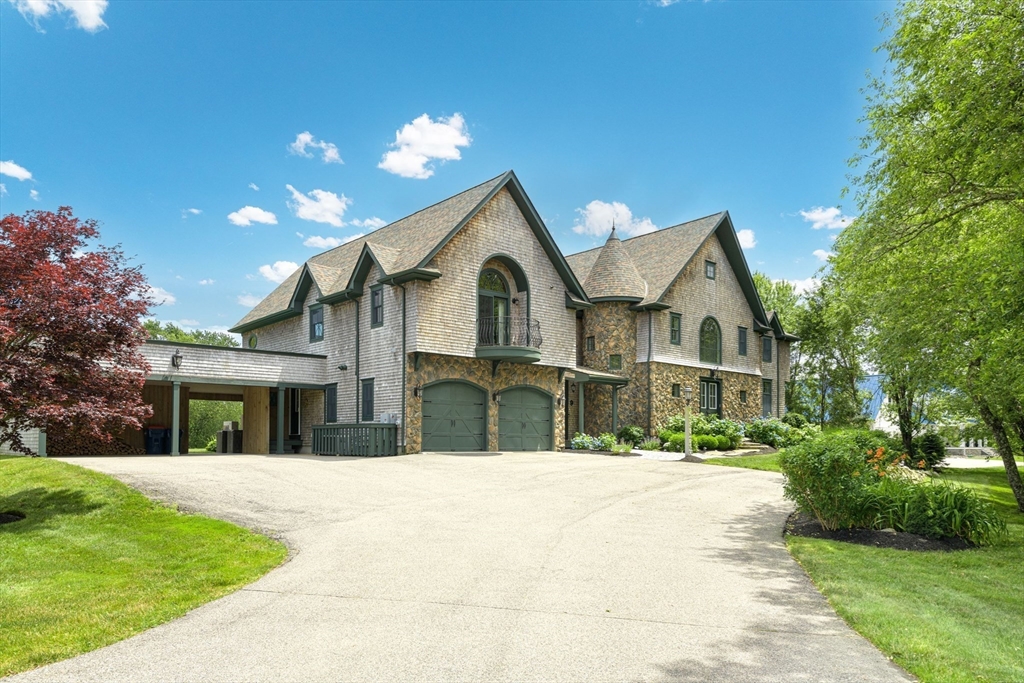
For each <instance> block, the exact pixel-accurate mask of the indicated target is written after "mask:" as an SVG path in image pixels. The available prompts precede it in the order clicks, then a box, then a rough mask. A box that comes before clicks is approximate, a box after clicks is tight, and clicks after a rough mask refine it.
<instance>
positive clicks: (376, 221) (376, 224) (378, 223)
mask: <svg viewBox="0 0 1024 683" xmlns="http://www.w3.org/2000/svg"><path fill="white" fill-rule="evenodd" d="M387 224H388V222H387V221H386V220H384V219H382V218H377V217H376V216H374V217H373V218H367V219H366V220H363V221H361V220H359V219H358V218H357V219H355V220H354V221H352V225H354V226H356V227H357V228H369V229H370V230H376V229H377V228H383V227H384V226H385V225H387ZM360 237H362V235H360Z"/></svg>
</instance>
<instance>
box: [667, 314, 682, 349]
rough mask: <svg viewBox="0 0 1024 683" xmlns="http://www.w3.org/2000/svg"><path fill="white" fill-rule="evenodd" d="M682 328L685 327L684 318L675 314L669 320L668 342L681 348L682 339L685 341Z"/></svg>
mask: <svg viewBox="0 0 1024 683" xmlns="http://www.w3.org/2000/svg"><path fill="white" fill-rule="evenodd" d="M682 326H683V317H682V316H681V315H680V314H678V313H673V314H672V316H671V318H670V319H669V327H668V329H669V333H668V340H669V341H670V342H671V343H673V344H675V345H676V346H679V345H680V344H681V343H682V339H683V330H682Z"/></svg>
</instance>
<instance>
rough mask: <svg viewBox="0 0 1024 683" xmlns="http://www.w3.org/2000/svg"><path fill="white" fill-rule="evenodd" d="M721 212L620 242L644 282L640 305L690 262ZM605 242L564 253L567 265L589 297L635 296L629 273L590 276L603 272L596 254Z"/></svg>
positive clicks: (657, 295) (653, 297) (662, 291)
mask: <svg viewBox="0 0 1024 683" xmlns="http://www.w3.org/2000/svg"><path fill="white" fill-rule="evenodd" d="M724 216H725V212H724V211H722V212H719V213H716V214H712V215H710V216H705V217H704V218H698V219H697V220H694V221H690V222H688V223H681V224H680V225H675V226H672V227H670V228H662V229H661V230H656V231H655V232H651V233H647V234H646V235H639V236H638V237H631V238H629V239H628V240H623V241H622V242H621V243H620V244H621V247H622V248H623V249H624V250H625V252H626V253H627V254H628V255H629V260H630V261H631V262H632V264H631V265H633V270H634V271H636V272H637V273H638V274H639V276H640V277H641V278H642V279H643V281H644V282H645V283H646V285H647V290H646V294H645V295H644V299H643V301H642V302H640V304H639V305H641V306H644V305H647V304H651V303H654V302H656V301H658V300H659V299H661V297H662V296H663V295H664V294H665V290H667V289H668V288H669V286H670V285H671V284H672V283H673V282H674V281H675V279H676V277H677V276H678V275H679V273H680V271H682V269H683V266H685V265H686V264H687V263H689V261H690V259H691V258H693V255H694V254H696V253H697V250H698V249H699V248H700V246H701V245H702V244H704V241H705V240H706V239H707V238H708V237H709V236H710V235H711V233H712V232H713V231H714V230H715V228H716V227H718V224H719V222H720V221H721V220H722V218H723V217H724ZM609 241H610V240H609ZM616 241H618V240H616ZM607 246H608V245H607V244H605V246H604V247H597V248H595V249H589V250H587V251H583V252H580V253H578V254H573V255H571V256H566V257H565V260H566V261H568V262H569V267H570V268H572V270H573V272H574V273H576V277H577V278H578V279H579V280H580V281H581V282H583V283H584V286H583V288H584V289H585V290H586V292H587V296H588V297H590V298H600V297H606V296H625V297H628V296H633V297H635V296H637V294H636V293H635V292H636V291H638V290H637V288H636V285H635V283H634V282H633V281H632V277H631V276H630V275H629V274H627V275H626V276H625V277H624V278H623V277H594V278H592V277H591V273H592V271H593V273H594V275H595V276H597V275H600V274H601V273H602V272H603V268H602V267H601V264H599V261H600V260H601V259H600V258H599V257H600V256H601V255H602V253H603V250H605V249H606V248H607ZM599 268H600V270H599ZM592 290H593V291H592ZM597 292H601V293H597Z"/></svg>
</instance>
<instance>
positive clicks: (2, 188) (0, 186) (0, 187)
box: [0, 183, 7, 197]
mask: <svg viewBox="0 0 1024 683" xmlns="http://www.w3.org/2000/svg"><path fill="white" fill-rule="evenodd" d="M5 194H7V186H6V185H4V184H3V183H0V197H2V196H4V195H5Z"/></svg>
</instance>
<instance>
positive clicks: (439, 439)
mask: <svg viewBox="0 0 1024 683" xmlns="http://www.w3.org/2000/svg"><path fill="white" fill-rule="evenodd" d="M486 410H487V395H486V394H485V393H484V392H483V390H481V389H477V388H476V387H474V386H470V385H469V384H463V383H461V382H439V383H437V384H433V385H431V386H429V387H426V388H425V389H424V390H423V450H425V451H483V450H486V449H487V436H486V424H487V421H486V420H485V419H484V416H485V411H486Z"/></svg>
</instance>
